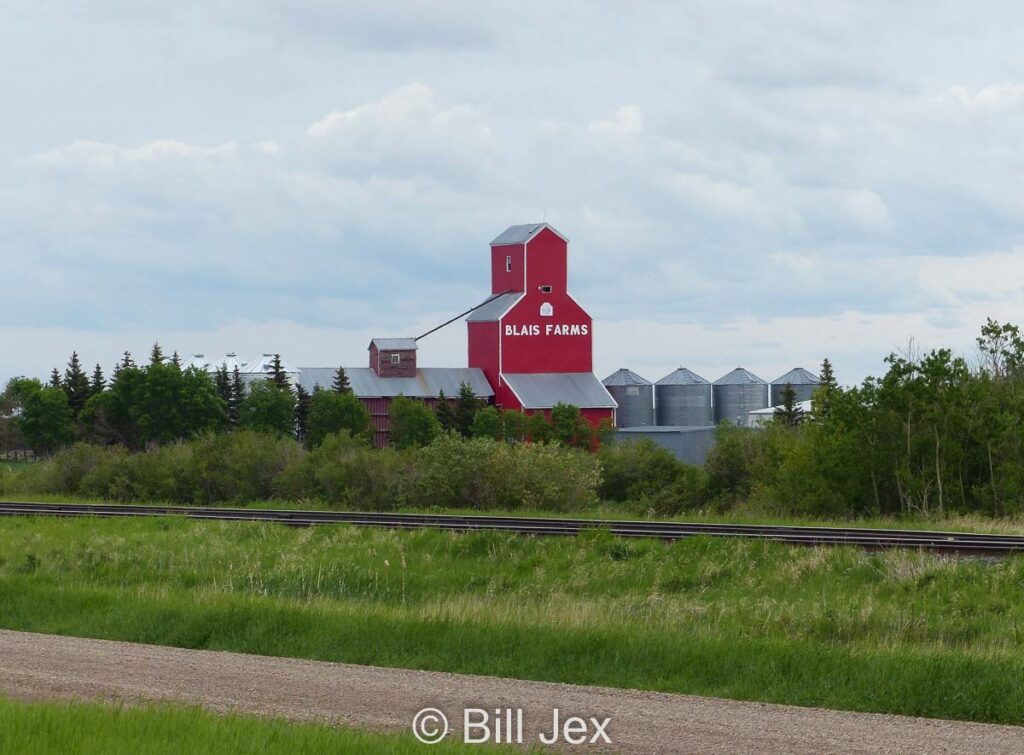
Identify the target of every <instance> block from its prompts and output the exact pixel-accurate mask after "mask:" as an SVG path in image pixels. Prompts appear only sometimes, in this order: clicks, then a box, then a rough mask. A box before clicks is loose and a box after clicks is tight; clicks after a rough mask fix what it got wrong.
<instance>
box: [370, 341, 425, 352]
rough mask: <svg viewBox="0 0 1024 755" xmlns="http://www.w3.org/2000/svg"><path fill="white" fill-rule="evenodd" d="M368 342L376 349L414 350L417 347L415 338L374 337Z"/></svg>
mask: <svg viewBox="0 0 1024 755" xmlns="http://www.w3.org/2000/svg"><path fill="white" fill-rule="evenodd" d="M370 344H371V345H372V346H376V347H377V350H378V351H415V350H416V348H417V346H416V339H415V338H374V339H373V340H372V341H370Z"/></svg>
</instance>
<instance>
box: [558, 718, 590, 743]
mask: <svg viewBox="0 0 1024 755" xmlns="http://www.w3.org/2000/svg"><path fill="white" fill-rule="evenodd" d="M576 734H578V735H579V736H574V735H576ZM562 735H563V738H564V739H565V741H566V742H568V743H569V744H571V745H581V744H583V743H584V742H585V741H587V722H586V721H584V720H583V719H582V718H579V717H577V716H573V717H572V718H567V719H565V725H564V726H563V727H562Z"/></svg>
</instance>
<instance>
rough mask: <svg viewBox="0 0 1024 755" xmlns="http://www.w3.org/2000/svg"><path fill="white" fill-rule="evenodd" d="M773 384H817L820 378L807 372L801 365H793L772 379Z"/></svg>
mask: <svg viewBox="0 0 1024 755" xmlns="http://www.w3.org/2000/svg"><path fill="white" fill-rule="evenodd" d="M772 382H773V383H774V384H775V385H786V384H787V383H788V384H789V385H818V384H819V383H821V379H820V378H819V377H818V376H817V375H815V374H814V373H813V372H808V371H807V370H805V369H804V368H803V367H794V368H793V369H791V370H790V371H789V372H787V373H786V374H785V375H783V376H781V377H777V378H775V380H773V381H772Z"/></svg>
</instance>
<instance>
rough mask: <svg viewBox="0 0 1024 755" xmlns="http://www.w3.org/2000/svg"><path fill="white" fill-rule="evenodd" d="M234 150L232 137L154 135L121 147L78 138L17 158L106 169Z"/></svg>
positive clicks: (214, 155)
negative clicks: (200, 141) (216, 140)
mask: <svg viewBox="0 0 1024 755" xmlns="http://www.w3.org/2000/svg"><path fill="white" fill-rule="evenodd" d="M237 151H238V145H237V144H235V142H233V141H232V142H227V143H225V144H221V145H219V146H216V147H204V146H201V145H196V144H187V143H185V142H180V141H175V140H173V139H156V140H154V141H151V142H147V143H145V144H141V145H139V146H138V147H122V146H119V145H116V144H106V143H104V142H95V141H86V140H79V141H75V142H72V143H71V144H68V145H67V146H64V147H57V148H56V149H50V150H46V151H45V152H41V153H39V154H36V155H32V156H30V157H27V158H25V159H24V160H21V161H20V162H21V163H22V164H24V165H42V166H53V167H64V166H87V167H92V168H107V169H109V168H116V167H118V166H123V165H127V164H131V163H151V162H155V161H158V160H173V159H180V158H183V159H193V158H203V159H208V158H214V159H217V158H230V157H234V156H235V155H236V154H237Z"/></svg>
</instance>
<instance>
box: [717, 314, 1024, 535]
mask: <svg viewBox="0 0 1024 755" xmlns="http://www.w3.org/2000/svg"><path fill="white" fill-rule="evenodd" d="M977 344H978V353H979V357H978V359H977V361H976V362H975V363H974V364H971V363H969V362H968V361H967V360H966V359H964V358H962V357H957V356H954V355H953V354H952V352H951V351H949V350H948V349H938V350H932V351H929V352H927V353H914V352H913V350H908V353H905V354H890V355H889V357H887V358H886V360H885V361H886V364H887V365H888V368H887V371H886V373H885V374H884V375H883V376H881V377H869V378H867V379H866V380H865V381H864V382H863V383H861V385H859V386H855V387H852V388H848V389H840V388H839V387H838V386H836V384H835V382H834V380H824V381H823V385H822V387H821V389H820V390H819V391H818V393H817V395H816V396H815V400H814V404H813V411H812V412H811V414H810V416H806V417H799V416H797V417H796V418H795V421H794V418H793V417H792V416H789V417H787V418H786V421H781V418H780V420H779V421H776V422H774V423H772V424H771V425H770V426H769V427H767V428H766V429H765V430H764V431H762V432H745V431H741V430H738V429H736V428H723V429H722V430H721V431H720V432H719V436H718V441H717V444H716V447H715V449H714V451H713V453H712V454H711V456H710V457H709V459H708V463H707V466H706V471H707V473H708V476H709V479H712V480H714V481H715V484H716V485H717V486H718V487H717V489H716V490H713V491H712V496H713V497H714V498H715V499H716V500H717V501H718V503H719V504H720V505H722V506H726V507H727V506H730V505H733V504H735V503H736V502H740V501H742V502H745V503H746V504H747V505H751V506H754V507H757V508H760V509H768V510H771V511H776V512H779V513H793V514H800V513H806V514H814V515H837V516H851V515H860V514H880V515H896V516H899V515H904V516H906V515H911V516H924V517H933V516H943V515H946V514H950V513H969V512H972V513H981V514H988V515H992V516H1000V515H1003V514H1017V513H1021V512H1022V511H1024V339H1022V337H1021V333H1020V330H1019V328H1018V327H1017V326H1016V325H1012V324H1001V323H998V322H995V321H993V320H988V322H987V323H986V324H985V326H984V327H983V328H982V329H981V335H980V336H979V337H978V339H977ZM825 372H826V370H823V373H825ZM828 372H830V370H828ZM823 377H827V376H826V375H823ZM801 420H802V421H801Z"/></svg>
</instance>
